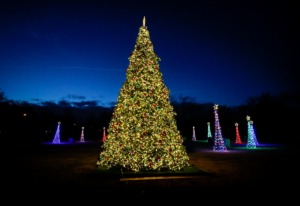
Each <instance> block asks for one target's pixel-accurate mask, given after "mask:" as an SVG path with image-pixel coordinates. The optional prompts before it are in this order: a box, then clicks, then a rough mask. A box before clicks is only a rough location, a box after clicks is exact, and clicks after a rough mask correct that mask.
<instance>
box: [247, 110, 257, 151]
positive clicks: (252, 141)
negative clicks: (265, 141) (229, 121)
mask: <svg viewBox="0 0 300 206" xmlns="http://www.w3.org/2000/svg"><path fill="white" fill-rule="evenodd" d="M246 119H247V125H248V139H247V145H246V147H247V148H256V141H255V139H254V136H253V130H252V128H251V120H250V116H248V115H247V117H246Z"/></svg>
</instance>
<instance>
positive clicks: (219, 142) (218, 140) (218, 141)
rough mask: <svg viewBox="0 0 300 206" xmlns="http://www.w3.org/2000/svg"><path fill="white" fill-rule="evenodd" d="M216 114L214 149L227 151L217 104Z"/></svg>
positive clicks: (215, 107)
mask: <svg viewBox="0 0 300 206" xmlns="http://www.w3.org/2000/svg"><path fill="white" fill-rule="evenodd" d="M214 114H215V138H214V145H213V150H215V151H221V152H222V151H224V152H225V151H227V148H226V146H225V143H224V139H223V136H222V131H221V126H220V122H219V115H218V105H217V104H215V105H214Z"/></svg>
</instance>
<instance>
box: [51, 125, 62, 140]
mask: <svg viewBox="0 0 300 206" xmlns="http://www.w3.org/2000/svg"><path fill="white" fill-rule="evenodd" d="M60 124H61V122H58V123H57V128H56V132H55V136H54V139H53V141H52V143H55V144H58V143H60Z"/></svg>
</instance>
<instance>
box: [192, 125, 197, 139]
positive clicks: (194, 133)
mask: <svg viewBox="0 0 300 206" xmlns="http://www.w3.org/2000/svg"><path fill="white" fill-rule="evenodd" d="M192 140H193V141H197V139H196V131H195V127H194V126H193V137H192Z"/></svg>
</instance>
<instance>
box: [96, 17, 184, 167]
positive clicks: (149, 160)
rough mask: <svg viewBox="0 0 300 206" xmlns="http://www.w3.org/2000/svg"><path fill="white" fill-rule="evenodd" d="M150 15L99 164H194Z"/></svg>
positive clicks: (119, 165)
mask: <svg viewBox="0 0 300 206" xmlns="http://www.w3.org/2000/svg"><path fill="white" fill-rule="evenodd" d="M145 21H146V20H145V17H144V19H143V25H142V26H141V27H140V29H139V33H138V37H137V40H136V43H135V46H134V50H133V52H132V54H131V56H130V57H129V66H128V68H127V70H126V81H125V82H124V84H123V86H122V88H121V90H120V93H119V96H118V100H117V104H116V106H115V108H114V111H113V115H112V118H111V120H110V123H109V127H108V129H107V133H108V134H107V139H106V141H105V142H104V143H103V145H102V148H101V152H100V155H99V160H98V162H97V165H99V166H102V167H105V168H108V169H109V168H112V167H116V168H122V169H126V170H128V171H134V172H139V171H146V170H157V171H159V170H171V171H177V170H181V169H183V168H184V167H186V166H189V162H188V161H189V157H188V155H187V152H186V149H185V146H184V145H183V144H182V143H183V138H182V136H181V134H180V132H179V131H178V129H177V125H176V120H175V115H176V114H175V112H174V109H173V106H172V105H171V103H170V100H169V95H170V91H169V90H168V88H167V87H166V85H165V84H164V82H163V80H162V73H161V72H160V70H159V61H160V58H159V57H158V56H157V55H156V54H155V52H154V48H153V44H152V41H151V39H150V34H149V31H148V29H147V27H146V23H145Z"/></svg>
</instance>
